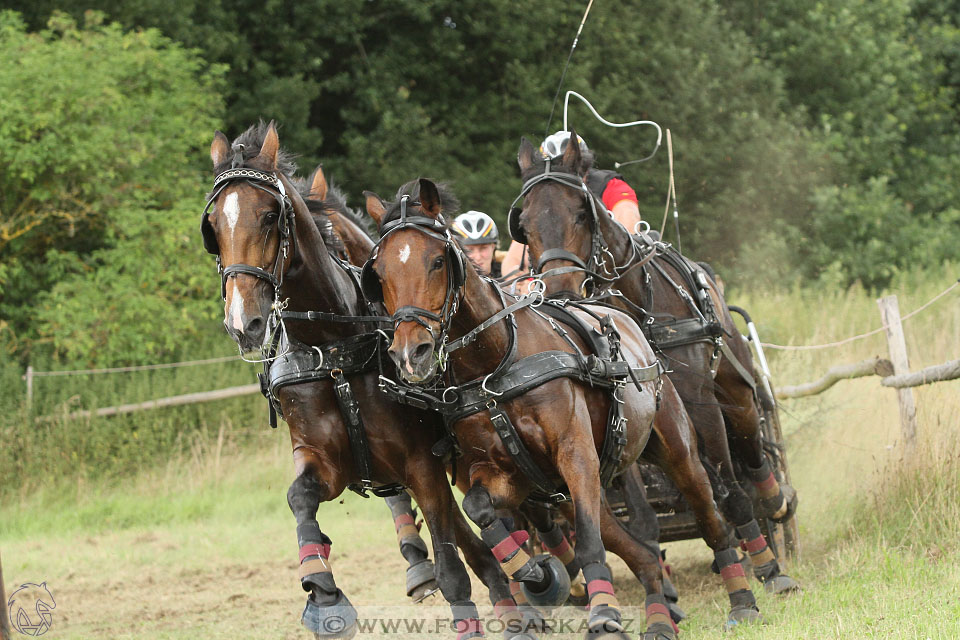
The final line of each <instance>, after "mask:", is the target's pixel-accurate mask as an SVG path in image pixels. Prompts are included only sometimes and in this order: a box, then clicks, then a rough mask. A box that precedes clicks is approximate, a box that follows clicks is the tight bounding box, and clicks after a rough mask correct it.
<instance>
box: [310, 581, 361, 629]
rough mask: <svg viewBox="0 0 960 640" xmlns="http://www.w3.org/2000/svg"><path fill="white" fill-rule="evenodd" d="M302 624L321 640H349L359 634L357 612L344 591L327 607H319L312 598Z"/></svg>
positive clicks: (311, 597)
mask: <svg viewBox="0 0 960 640" xmlns="http://www.w3.org/2000/svg"><path fill="white" fill-rule="evenodd" d="M300 622H301V623H302V624H303V626H304V627H306V628H307V629H308V630H309V631H310V632H311V633H313V634H314V636H316V637H317V638H320V639H321V640H349V638H352V637H353V636H354V635H355V634H356V633H357V610H356V609H354V608H353V605H352V604H350V601H349V600H347V596H346V595H345V594H344V593H343V592H342V591H341V592H340V594H339V595H338V596H337V599H336V600H335V601H334V602H333V603H332V604H327V605H318V604H317V603H315V602H314V601H313V596H310V597H309V598H307V606H306V607H305V608H304V610H303V615H302V616H300Z"/></svg>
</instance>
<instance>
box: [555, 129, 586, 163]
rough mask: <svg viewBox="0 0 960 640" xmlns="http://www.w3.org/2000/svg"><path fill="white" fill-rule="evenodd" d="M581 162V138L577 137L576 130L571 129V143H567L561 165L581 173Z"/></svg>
mask: <svg viewBox="0 0 960 640" xmlns="http://www.w3.org/2000/svg"><path fill="white" fill-rule="evenodd" d="M580 160H581V156H580V138H578V137H577V130H576V129H570V141H569V142H567V148H566V149H564V150H563V158H562V159H561V160H560V164H562V165H563V166H565V167H570V168H571V169H573V170H574V171H576V172H577V173H580Z"/></svg>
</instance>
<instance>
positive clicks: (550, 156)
mask: <svg viewBox="0 0 960 640" xmlns="http://www.w3.org/2000/svg"><path fill="white" fill-rule="evenodd" d="M577 142H578V143H579V144H580V153H581V156H582V158H583V166H585V167H587V171H586V174H585V175H584V177H583V179H584V182H586V183H587V188H588V189H590V191H591V193H593V195H595V196H596V197H597V198H599V199H600V201H601V202H603V206H605V207H606V208H607V211H609V212H610V214H611V215H612V216H613V219H614V220H616V221H617V222H619V223H620V224H622V225H623V226H624V228H626V229H627V231H628V232H630V233H633V230H634V229H635V228H636V226H637V223H638V222H640V206H639V204H638V202H637V192H636V191H634V190H633V188H632V187H631V186H630V185H629V184H627V182H626V181H625V180H624V179H623V176H622V175H620V174H619V173H617V172H616V171H603V170H600V169H595V168H594V167H593V159H594V155H593V152H592V151H590V149H589V148H587V143H586V142H584V141H583V138H581V137H580V136H577ZM569 143H570V132H569V131H557V132H556V133H554V134H553V135H551V136H548V137H547V138H546V139H545V140H544V141H543V143H542V144H541V145H540V153H541V154H542V155H543V157H544V159H545V160H554V159H556V158H559V157H560V156H562V155H563V152H564V151H565V150H566V148H567V145H568V144H569ZM524 249H525V246H524V245H522V244H520V243H519V242H517V241H516V240H514V241H513V243H512V244H511V245H510V250H509V251H507V256H506V257H505V258H504V259H503V270H504V272H506V273H509V272H511V271H513V270H516V269H518V268H519V266H520V261H521V260H522V259H523V258H524Z"/></svg>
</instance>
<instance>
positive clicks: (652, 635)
mask: <svg viewBox="0 0 960 640" xmlns="http://www.w3.org/2000/svg"><path fill="white" fill-rule="evenodd" d="M632 466H634V467H636V465H632ZM648 508H649V505H648ZM650 511H651V512H652V511H653V510H652V509H650ZM600 534H601V537H602V538H603V546H604V547H605V548H606V549H607V550H608V551H610V552H611V553H614V554H616V555H617V556H619V557H620V558H621V559H623V561H624V562H626V563H627V566H628V567H629V568H630V571H632V572H633V575H635V576H636V577H637V580H639V581H640V583H641V584H642V585H643V588H644V590H646V592H647V597H646V601H645V606H646V614H647V627H646V629H647V630H646V632H645V633H644V634H643V638H644V640H674V639H675V638H676V637H677V633H679V630H678V629H677V625H676V624H675V622H674V620H673V615H672V613H671V611H670V603H669V602H668V600H667V598H666V595H665V593H664V579H665V578H666V574H665V573H664V571H663V564H662V562H661V560H660V544H659V542H657V540H653V541H652V542H648V541H640V540H638V539H637V538H636V537H634V536H633V535H632V534H631V533H630V532H629V531H627V530H626V529H625V528H624V527H623V526H622V525H621V523H620V521H619V520H617V518H616V516H615V515H614V514H613V510H612V509H611V508H610V507H609V505H606V504H605V505H603V508H602V509H601V511H600Z"/></svg>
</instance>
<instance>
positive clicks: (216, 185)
mask: <svg viewBox="0 0 960 640" xmlns="http://www.w3.org/2000/svg"><path fill="white" fill-rule="evenodd" d="M236 182H245V183H246V184H249V185H250V186H252V187H255V188H257V189H260V190H261V191H264V192H266V193H269V194H270V195H271V196H273V197H274V198H276V200H277V203H278V204H279V205H280V216H279V218H278V219H277V228H278V230H279V232H280V249H279V251H277V259H276V261H275V262H274V265H273V271H272V273H271V272H270V271H267V270H266V269H263V268H261V267H255V266H253V265H249V264H232V265H230V266H228V267H224V266H223V264H222V263H221V261H220V247H219V243H217V242H216V236H215V235H214V234H213V228H212V226H211V225H210V221H209V217H210V213H209V211H210V207H211V206H212V205H213V203H214V202H215V201H216V199H217V198H218V197H219V196H220V194H221V193H222V192H223V190H224V189H225V188H226V187H227V186H228V185H231V184H233V183H236ZM271 187H272V188H271ZM294 224H295V216H294V212H293V204H292V203H291V202H290V198H289V197H288V196H287V191H286V189H284V186H283V182H282V181H281V180H280V177H279V176H278V175H277V174H276V173H275V172H265V171H257V170H255V169H243V168H239V169H227V170H226V171H224V172H223V173H220V174H218V175H217V177H216V178H214V181H213V191H211V193H210V197H209V198H207V205H206V206H205V207H204V208H203V219H202V223H201V230H202V232H203V236H204V244H205V246H206V247H207V251H208V252H210V253H215V254H216V256H217V270H218V271H219V272H220V297H221V298H222V299H223V300H226V299H227V279H229V278H230V277H231V276H235V275H238V274H241V273H245V274H247V275H251V276H254V277H255V278H259V279H260V280H265V281H267V282H269V283H270V285H271V286H272V287H273V291H274V300H278V299H279V297H280V285H281V284H282V282H283V271H282V269H283V263H284V261H285V260H286V259H287V256H288V255H289V253H290V252H291V249H292V246H293V239H294V237H295V236H294Z"/></svg>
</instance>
